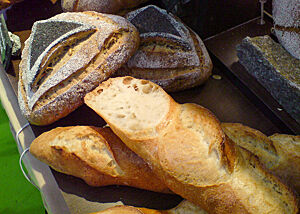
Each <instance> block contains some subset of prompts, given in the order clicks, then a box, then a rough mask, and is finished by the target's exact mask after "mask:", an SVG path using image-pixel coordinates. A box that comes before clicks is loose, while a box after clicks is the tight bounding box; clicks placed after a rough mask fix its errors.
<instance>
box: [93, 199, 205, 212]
mask: <svg viewBox="0 0 300 214" xmlns="http://www.w3.org/2000/svg"><path fill="white" fill-rule="evenodd" d="M101 213H103V214H120V213H126V214H130V213H132V214H135V213H136V214H206V212H205V211H204V210H203V209H201V208H200V207H198V206H196V205H194V204H192V203H191V202H189V201H187V200H183V201H182V202H181V203H180V204H178V205H177V206H176V207H174V208H172V209H169V210H153V209H147V208H141V207H132V206H126V205H120V206H115V207H111V208H108V209H106V210H103V211H100V212H95V213H90V214H101Z"/></svg>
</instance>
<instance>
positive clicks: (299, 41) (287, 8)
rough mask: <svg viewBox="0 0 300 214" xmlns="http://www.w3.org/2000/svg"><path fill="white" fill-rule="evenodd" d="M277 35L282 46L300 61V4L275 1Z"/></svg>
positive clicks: (297, 0) (275, 28) (280, 0)
mask: <svg viewBox="0 0 300 214" xmlns="http://www.w3.org/2000/svg"><path fill="white" fill-rule="evenodd" d="M272 4H273V11H272V12H273V13H272V15H273V20H274V30H275V34H276V36H277V38H278V40H279V42H280V43H281V45H282V46H283V47H284V48H285V49H286V50H287V51H288V52H289V53H290V54H291V55H292V56H294V57H295V58H297V59H299V60H300V2H299V0H273V1H272Z"/></svg>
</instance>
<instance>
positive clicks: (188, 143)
mask: <svg viewBox="0 0 300 214" xmlns="http://www.w3.org/2000/svg"><path fill="white" fill-rule="evenodd" d="M125 80H126V81H125ZM153 85H154V84H153V83H151V82H147V81H145V80H137V79H134V78H132V77H131V78H128V77H123V78H122V77H119V78H114V79H113V78H111V79H110V80H108V81H106V82H104V83H102V84H100V86H99V87H98V88H96V89H95V90H94V91H93V92H91V93H90V94H88V95H87V96H86V97H85V103H86V104H87V105H88V106H90V107H91V108H93V109H94V110H95V111H96V112H97V113H98V114H99V115H100V116H101V117H102V118H103V119H104V120H105V121H106V122H107V123H108V124H109V126H110V127H111V128H112V130H113V131H114V133H115V134H116V135H118V136H119V137H120V139H122V141H123V142H124V143H125V144H126V145H127V146H128V147H129V148H130V149H131V150H132V151H134V152H135V153H136V154H138V155H139V156H140V157H142V158H143V159H144V160H145V161H146V162H147V163H148V164H149V165H150V167H151V169H152V170H153V172H154V173H155V174H156V175H157V176H158V177H159V178H160V179H162V180H163V181H164V182H165V184H166V185H167V186H168V187H169V188H170V189H171V190H172V191H173V192H174V193H176V194H178V195H180V196H182V197H183V198H185V199H187V200H189V201H191V202H193V203H195V204H197V205H199V206H201V207H202V208H203V209H205V210H206V211H207V212H209V213H297V212H298V208H297V202H296V198H295V195H294V194H293V193H292V192H291V191H290V189H288V188H287V187H286V186H285V185H283V184H282V183H281V182H280V181H279V180H278V179H277V178H276V177H275V176H273V175H271V174H269V173H267V172H266V171H265V170H264V169H263V168H262V167H261V165H260V163H259V162H258V161H257V159H256V158H255V157H254V156H253V155H251V154H250V153H249V152H248V151H243V150H240V149H238V147H236V146H235V145H234V144H233V143H232V142H230V139H229V138H227V137H226V135H225V133H224V132H223V130H222V128H221V125H220V122H219V121H218V120H217V119H216V118H215V116H214V115H213V114H212V113H211V112H209V111H208V110H206V109H205V108H203V107H201V106H198V105H194V104H178V103H176V102H175V101H174V100H173V99H172V98H171V97H170V96H166V95H165V92H164V91H163V90H161V89H156V90H152V91H146V93H143V92H142V91H143V90H140V89H143V87H150V86H153ZM153 87H154V86H153ZM115 94H118V97H116V96H115ZM128 97H132V99H131V100H130V108H127V103H126V102H123V101H122V102H117V101H119V100H121V99H124V100H127V98H128ZM155 102H159V103H161V104H160V106H159V111H158V110H156V109H157V107H156V106H155V105H154V104H152V103H155ZM111 109H114V111H113V112H112V111H110V110H111ZM154 109H155V111H156V112H157V114H159V115H160V116H159V117H157V118H156V117H155V116H156V115H152V114H153V111H154ZM127 112H136V113H137V112H143V114H136V115H135V117H132V118H131V117H130V114H129V113H127ZM119 114H120V116H119ZM144 115H151V117H153V118H156V119H155V121H156V123H153V121H152V120H150V121H148V122H147V123H145V122H144V121H145V120H144V119H143V116H144ZM123 120H124V121H127V122H128V123H129V122H132V123H133V124H136V126H137V127H135V128H134V129H132V128H131V127H130V126H126V125H121V124H122V121H123ZM149 124H151V125H149ZM143 127H145V128H143ZM149 130H151V131H149ZM144 133H147V134H146V135H144Z"/></svg>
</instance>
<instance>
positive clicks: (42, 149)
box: [30, 126, 171, 193]
mask: <svg viewBox="0 0 300 214" xmlns="http://www.w3.org/2000/svg"><path fill="white" fill-rule="evenodd" d="M30 152H31V154H33V155H34V156H35V157H36V158H37V159H39V160H41V161H42V162H44V163H46V164H48V165H49V166H51V167H52V168H53V169H55V170H56V171H58V172H62V173H65V174H68V175H73V176H76V177H78V178H81V179H83V180H84V181H85V182H86V183H87V184H89V185H91V186H107V185H127V186H132V187H137V188H141V189H147V190H151V191H156V192H164V193H171V191H169V190H168V188H167V187H166V186H165V185H164V183H163V182H161V181H160V180H159V179H158V178H157V177H156V176H155V175H154V174H153V173H152V171H151V169H150V168H149V167H148V165H147V164H146V163H145V162H144V161H143V160H142V159H141V158H140V157H138V156H137V155H136V154H135V153H133V152H132V151H131V150H130V149H128V148H127V147H126V146H125V145H124V144H123V143H122V141H121V140H120V139H119V138H118V137H117V136H116V135H115V134H114V133H113V132H112V131H111V130H110V128H96V127H90V126H73V127H72V126H71V127H58V128H55V129H52V130H51V131H49V132H45V133H43V134H42V135H40V136H39V137H37V138H36V139H35V140H34V141H33V142H32V144H31V146H30Z"/></svg>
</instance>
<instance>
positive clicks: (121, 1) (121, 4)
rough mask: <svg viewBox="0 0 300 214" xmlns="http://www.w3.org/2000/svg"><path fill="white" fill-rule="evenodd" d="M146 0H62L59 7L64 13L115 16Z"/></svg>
mask: <svg viewBox="0 0 300 214" xmlns="http://www.w3.org/2000/svg"><path fill="white" fill-rule="evenodd" d="M146 1H148V0H134V1H133V0H62V1H61V7H62V9H63V10H64V11H66V12H78V11H81V12H82V11H96V12H100V13H110V14H116V13H118V12H119V11H120V10H124V9H129V8H133V7H136V6H138V5H140V4H142V3H144V2H146Z"/></svg>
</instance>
